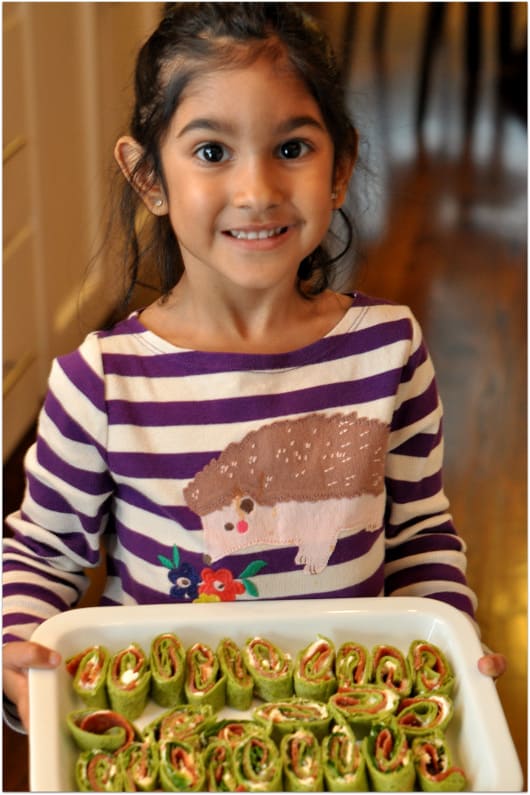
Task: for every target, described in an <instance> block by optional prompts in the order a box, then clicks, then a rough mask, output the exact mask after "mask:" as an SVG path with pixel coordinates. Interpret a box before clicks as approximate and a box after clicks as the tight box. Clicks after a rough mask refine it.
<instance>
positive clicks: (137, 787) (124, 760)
mask: <svg viewBox="0 0 530 795" xmlns="http://www.w3.org/2000/svg"><path fill="white" fill-rule="evenodd" d="M118 765H119V766H120V768H121V771H122V780H123V784H124V786H123V789H124V790H125V791H126V792H137V791H139V792H152V791H153V790H154V789H156V787H157V785H158V771H159V768H160V752H159V747H158V745H157V743H154V742H150V741H149V740H144V741H143V742H134V743H131V744H130V745H128V746H127V748H125V749H124V750H123V751H119V752H118Z"/></svg>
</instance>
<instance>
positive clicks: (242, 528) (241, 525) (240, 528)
mask: <svg viewBox="0 0 530 795" xmlns="http://www.w3.org/2000/svg"><path fill="white" fill-rule="evenodd" d="M247 530H248V523H247V522H245V521H244V519H242V520H241V521H240V522H238V523H237V532H238V533H246V532H247Z"/></svg>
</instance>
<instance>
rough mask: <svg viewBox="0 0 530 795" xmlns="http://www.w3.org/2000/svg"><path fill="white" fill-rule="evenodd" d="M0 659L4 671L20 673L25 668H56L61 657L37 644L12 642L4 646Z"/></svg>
mask: <svg viewBox="0 0 530 795" xmlns="http://www.w3.org/2000/svg"><path fill="white" fill-rule="evenodd" d="M2 659H3V666H4V669H6V668H8V669H10V670H12V671H20V670H25V669H27V668H56V667H57V666H58V665H59V663H60V662H61V655H60V654H59V652H56V651H54V650H53V649H48V648H46V646H41V645H40V644H39V643H32V642H31V641H14V642H13V643H6V644H5V646H4V648H3V652H2Z"/></svg>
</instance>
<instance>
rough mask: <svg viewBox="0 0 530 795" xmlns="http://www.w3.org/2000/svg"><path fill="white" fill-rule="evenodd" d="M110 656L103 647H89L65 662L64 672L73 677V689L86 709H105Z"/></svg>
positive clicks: (107, 701) (107, 702)
mask: <svg viewBox="0 0 530 795" xmlns="http://www.w3.org/2000/svg"><path fill="white" fill-rule="evenodd" d="M109 663H110V655H109V652H108V650H107V649H106V648H105V646H89V647H88V648H87V649H84V651H82V652H80V653H79V654H75V655H74V656H72V657H69V658H68V659H67V660H66V663H65V665H66V670H67V671H68V673H69V674H70V675H71V676H73V688H74V691H75V692H76V693H77V695H78V696H79V697H80V698H81V699H82V701H83V702H84V703H85V704H86V706H87V707H91V708H92V709H98V708H101V709H106V708H107V707H108V706H109V700H108V696H107V669H108V667H109Z"/></svg>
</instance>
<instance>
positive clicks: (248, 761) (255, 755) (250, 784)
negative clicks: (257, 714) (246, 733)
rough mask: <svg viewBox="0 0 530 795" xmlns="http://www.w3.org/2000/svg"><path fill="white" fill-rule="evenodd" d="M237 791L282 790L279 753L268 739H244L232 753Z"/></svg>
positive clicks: (255, 737) (258, 737)
mask: <svg viewBox="0 0 530 795" xmlns="http://www.w3.org/2000/svg"><path fill="white" fill-rule="evenodd" d="M233 758H234V772H235V776H236V782H237V788H236V789H238V790H243V791H244V792H279V791H281V790H282V764H281V758H280V752H279V750H278V747H277V746H276V744H275V743H274V741H273V740H272V739H271V738H270V737H263V736H262V735H255V736H250V737H246V738H245V739H244V740H242V741H241V742H240V743H239V745H236V747H235V748H234V751H233Z"/></svg>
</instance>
